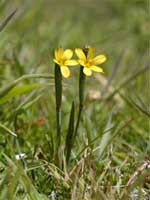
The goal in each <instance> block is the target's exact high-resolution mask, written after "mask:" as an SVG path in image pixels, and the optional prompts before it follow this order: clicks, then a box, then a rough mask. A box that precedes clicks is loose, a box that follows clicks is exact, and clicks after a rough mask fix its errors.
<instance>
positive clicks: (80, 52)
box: [75, 48, 86, 60]
mask: <svg viewBox="0 0 150 200" xmlns="http://www.w3.org/2000/svg"><path fill="white" fill-rule="evenodd" d="M75 53H76V55H77V56H78V58H79V59H80V60H86V56H85V54H84V52H83V50H82V49H80V48H77V49H75Z"/></svg>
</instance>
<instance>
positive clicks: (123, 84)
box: [107, 66, 150, 100]
mask: <svg viewBox="0 0 150 200" xmlns="http://www.w3.org/2000/svg"><path fill="white" fill-rule="evenodd" d="M147 70H150V66H144V67H143V68H141V69H140V70H138V71H137V72H136V73H134V74H132V75H131V76H129V77H127V78H126V80H124V81H123V82H122V83H121V84H120V86H119V87H118V88H117V89H116V90H114V91H113V93H112V94H110V95H109V96H108V97H107V100H110V99H111V98H112V97H114V95H115V94H116V93H118V91H119V90H121V89H122V88H124V87H126V86H127V85H128V84H129V83H130V82H131V81H133V80H134V79H135V78H136V77H137V76H139V75H141V74H142V73H144V72H146V71H147Z"/></svg>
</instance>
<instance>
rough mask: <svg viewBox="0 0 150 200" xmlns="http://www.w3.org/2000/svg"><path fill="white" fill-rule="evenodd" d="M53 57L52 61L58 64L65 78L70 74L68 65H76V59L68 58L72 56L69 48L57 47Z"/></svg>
mask: <svg viewBox="0 0 150 200" xmlns="http://www.w3.org/2000/svg"><path fill="white" fill-rule="evenodd" d="M54 55H55V58H54V59H53V61H54V62H55V63H57V64H58V65H59V66H60V70H61V73H62V75H63V76H64V77H65V78H67V77H69V76H70V70H69V68H68V66H74V65H78V62H77V61H76V60H70V59H71V58H72V56H73V51H72V50H71V49H66V50H64V49H63V48H58V49H56V50H55V52H54Z"/></svg>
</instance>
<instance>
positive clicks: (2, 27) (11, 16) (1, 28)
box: [0, 9, 17, 32]
mask: <svg viewBox="0 0 150 200" xmlns="http://www.w3.org/2000/svg"><path fill="white" fill-rule="evenodd" d="M16 12H17V9H15V10H14V11H13V12H12V13H11V14H10V15H9V16H8V17H7V18H6V19H5V20H4V21H3V22H2V24H0V32H1V31H2V30H3V29H4V28H5V27H6V25H7V24H8V22H9V21H10V20H11V19H12V18H13V16H14V15H15V13H16Z"/></svg>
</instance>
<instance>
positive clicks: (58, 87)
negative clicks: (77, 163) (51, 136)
mask: <svg viewBox="0 0 150 200" xmlns="http://www.w3.org/2000/svg"><path fill="white" fill-rule="evenodd" d="M55 97H56V126H57V140H56V142H57V143H56V154H57V155H58V149H59V145H60V142H61V102H62V75H61V72H60V67H59V66H58V65H57V64H56V65H55Z"/></svg>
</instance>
